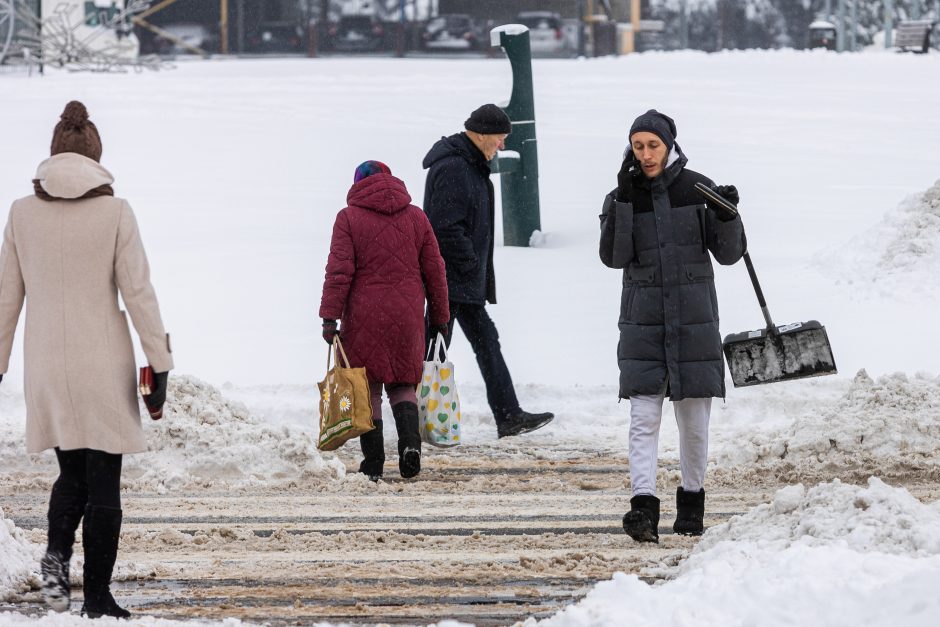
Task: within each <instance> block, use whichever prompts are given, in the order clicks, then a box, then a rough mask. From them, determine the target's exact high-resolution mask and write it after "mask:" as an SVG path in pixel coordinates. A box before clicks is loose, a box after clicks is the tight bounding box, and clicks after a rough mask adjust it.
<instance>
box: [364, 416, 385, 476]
mask: <svg viewBox="0 0 940 627" xmlns="http://www.w3.org/2000/svg"><path fill="white" fill-rule="evenodd" d="M372 424H374V425H375V429H373V430H372V431H367V432H366V433H363V434H362V435H360V436H359V446H360V448H362V455H363V457H364V458H365V459H363V460H362V463H360V464H359V472H361V473H362V474H364V475H368V477H369V481H378V480H379V479H381V478H382V470H383V468H384V466H385V437H384V436H383V435H382V421H381V420H373V421H372Z"/></svg>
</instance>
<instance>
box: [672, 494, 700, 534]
mask: <svg viewBox="0 0 940 627" xmlns="http://www.w3.org/2000/svg"><path fill="white" fill-rule="evenodd" d="M704 518H705V490H699V491H698V492H688V491H686V490H683V489H682V487H681V486H680V487H678V488H676V522H675V523H674V524H673V525H672V530H673V531H675V532H676V533H678V534H681V535H684V536H700V535H702V532H703V531H705V524H704V522H703V521H704Z"/></svg>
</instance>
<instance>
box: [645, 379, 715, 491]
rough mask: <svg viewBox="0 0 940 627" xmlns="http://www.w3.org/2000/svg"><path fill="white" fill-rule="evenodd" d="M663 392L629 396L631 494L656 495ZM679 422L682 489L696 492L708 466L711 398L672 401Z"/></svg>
mask: <svg viewBox="0 0 940 627" xmlns="http://www.w3.org/2000/svg"><path fill="white" fill-rule="evenodd" d="M663 400H664V397H663V395H662V394H648V395H641V396H631V397H630V482H631V484H632V485H633V495H634V496H636V495H638V494H648V495H650V496H655V495H656V465H657V462H658V457H659V427H660V424H661V423H662V418H663ZM673 406H674V407H675V411H676V422H677V423H678V425H679V466H680V468H681V469H682V489H683V490H687V491H689V492H698V491H699V490H701V489H702V488H703V487H704V485H705V468H706V466H707V465H708V419H709V417H710V416H711V409H712V399H711V398H687V399H684V400H681V401H676V402H674V403H673Z"/></svg>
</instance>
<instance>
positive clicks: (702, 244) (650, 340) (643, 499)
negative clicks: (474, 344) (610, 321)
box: [600, 109, 747, 542]
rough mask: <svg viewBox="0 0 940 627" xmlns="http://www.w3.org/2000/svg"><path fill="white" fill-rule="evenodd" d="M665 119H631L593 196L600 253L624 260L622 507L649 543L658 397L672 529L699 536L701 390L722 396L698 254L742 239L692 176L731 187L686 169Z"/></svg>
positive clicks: (710, 297)
mask: <svg viewBox="0 0 940 627" xmlns="http://www.w3.org/2000/svg"><path fill="white" fill-rule="evenodd" d="M676 134H677V133H676V124H675V122H674V121H673V120H672V118H670V117H669V116H666V115H664V114H662V113H659V112H658V111H656V110H655V109H651V110H649V111H647V112H646V113H644V114H643V115H641V116H639V117H638V118H637V119H636V121H634V123H633V126H631V128H630V140H629V141H630V145H629V146H628V147H627V149H626V151H625V153H624V159H623V163H622V165H621V167H620V172H619V173H618V174H617V188H616V189H614V190H613V191H612V192H611V193H610V194H608V195H607V197H606V198H605V199H604V205H603V210H602V213H601V216H600V222H601V237H600V257H601V261H602V262H603V263H604V265H606V266H608V267H610V268H617V269H623V279H624V280H623V288H622V289H623V292H622V297H621V302H620V321H619V327H620V342H619V344H618V346H617V361H618V363H619V366H620V398H629V399H630V445H629V457H630V480H631V484H632V488H633V498H631V499H630V511H629V512H627V513H626V515H624V517H623V528H624V531H626V533H627V534H628V535H629V536H630V537H631V538H633V539H634V540H636V541H638V542H659V531H658V528H659V499H658V498H657V497H656V466H657V453H658V451H657V448H658V444H659V428H660V424H661V422H662V409H663V400H664V399H665V397H667V396H668V397H669V398H670V400H672V402H673V407H674V409H675V414H676V421H677V422H678V426H679V462H680V467H681V471H682V485H681V486H679V487H678V488H677V489H676V509H677V514H676V521H675V524H674V525H673V530H674V531H675V532H676V533H679V534H685V535H701V533H702V531H703V530H704V523H703V519H704V515H705V490H704V487H703V486H704V482H705V469H706V465H707V461H708V421H709V415H710V413H711V399H712V397H715V396H720V397H724V395H725V371H724V360H723V358H722V349H721V336H720V335H719V333H718V300H717V298H716V294H715V281H714V270H713V268H712V263H711V258H710V256H709V252H711V255H712V256H714V258H715V260H716V261H718V263H720V264H722V265H730V264H733V263H735V262H737V261H738V260H739V259H740V258H741V256H742V255H743V254H744V252H745V250H746V247H747V242H746V239H745V236H744V227H743V226H742V224H741V219H740V217H738V216H737V214H730V213H729V212H726V210H723V209H722V208H721V207H713V206H710V205H707V204H705V203H704V202H703V200H702V197H701V195H700V194H699V193H698V192H697V191H696V190H695V189H694V187H693V186H694V185H695V183H696V182H699V181H701V182H703V183H705V184H706V185H708V186H709V187H712V188H713V189H715V190H716V191H717V192H718V193H719V194H720V195H721V196H722V197H724V198H727V199H728V200H729V201H731V202H732V203H734V204H735V205H736V204H738V200H739V198H738V192H737V190H736V189H735V187H734V186H733V185H722V186H717V187H715V184H714V183H713V182H712V181H711V180H710V179H708V178H707V177H705V176H702V175H701V174H699V173H697V172H693V171H692V170H689V169H687V168H686V167H685V166H686V163H687V162H688V159H687V158H686V156H685V154H684V153H683V152H682V150H681V149H680V148H679V145H678V144H677V143H676Z"/></svg>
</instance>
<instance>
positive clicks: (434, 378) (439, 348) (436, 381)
mask: <svg viewBox="0 0 940 627" xmlns="http://www.w3.org/2000/svg"><path fill="white" fill-rule="evenodd" d="M442 355H443V357H442ZM416 392H417V395H418V421H419V428H420V430H421V439H422V440H424V441H425V442H427V443H428V444H431V445H433V446H440V447H444V448H447V447H451V446H457V445H458V444H460V398H458V396H457V384H456V383H455V382H454V364H452V363H450V362H449V361H448V360H447V347H446V346H445V345H444V336H443V335H441V334H440V333H438V334H437V339H436V340H434V341H432V342H431V345H430V346H429V347H428V360H427V361H425V362H424V372H423V373H422V375H421V382H420V383H419V384H418V389H417V390H416Z"/></svg>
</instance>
